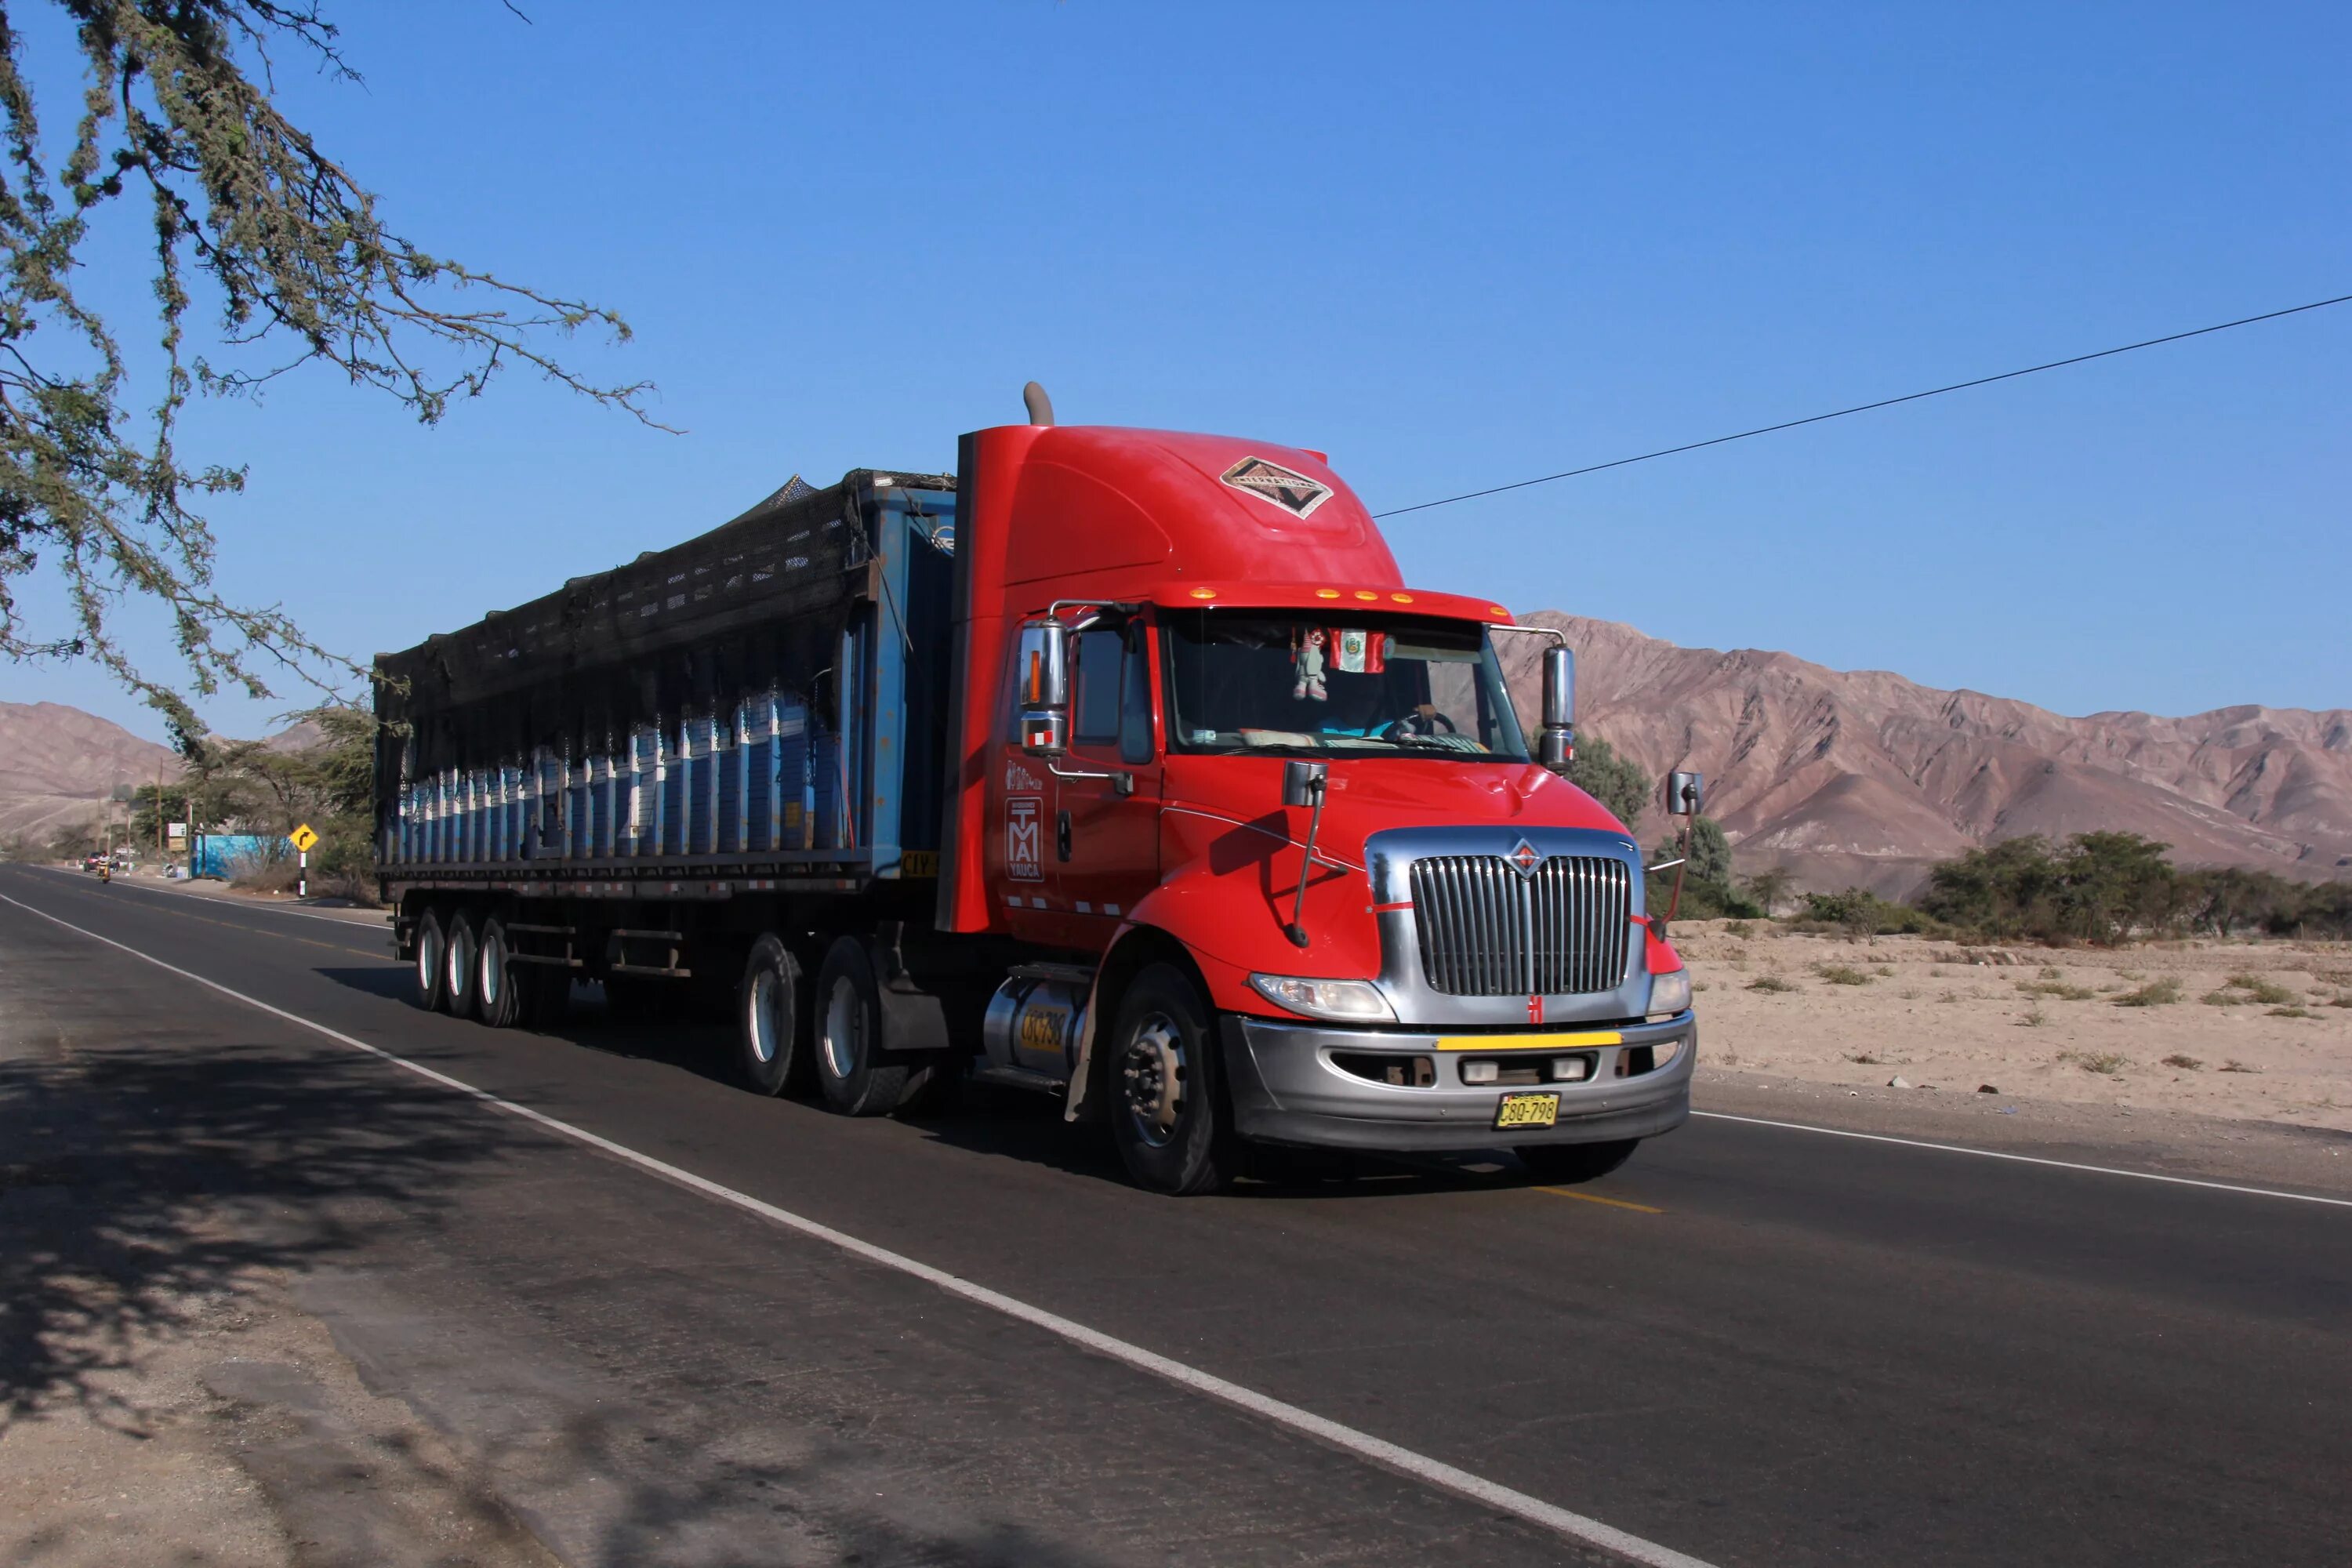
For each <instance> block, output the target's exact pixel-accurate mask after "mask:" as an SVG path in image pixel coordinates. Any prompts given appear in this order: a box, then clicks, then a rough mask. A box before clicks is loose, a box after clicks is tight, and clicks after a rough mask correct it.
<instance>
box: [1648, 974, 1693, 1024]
mask: <svg viewBox="0 0 2352 1568" xmlns="http://www.w3.org/2000/svg"><path fill="white" fill-rule="evenodd" d="M1690 1005H1691V984H1690V971H1689V970H1687V969H1670V970H1668V971H1666V973H1664V974H1654V975H1652V976H1651V977H1650V1005H1649V1008H1648V1016H1649V1019H1650V1022H1651V1023H1653V1024H1663V1023H1664V1022H1665V1021H1666V1020H1667V1019H1669V1018H1671V1017H1673V1016H1675V1014H1677V1013H1681V1012H1686V1011H1688V1010H1689V1007H1690Z"/></svg>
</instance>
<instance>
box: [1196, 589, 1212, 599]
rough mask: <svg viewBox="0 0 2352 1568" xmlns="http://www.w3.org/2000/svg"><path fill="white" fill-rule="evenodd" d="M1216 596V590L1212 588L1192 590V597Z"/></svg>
mask: <svg viewBox="0 0 2352 1568" xmlns="http://www.w3.org/2000/svg"><path fill="white" fill-rule="evenodd" d="M1216 596H1217V591H1216V590H1215V589H1214V588H1195V589H1193V590H1192V597H1194V598H1196V599H1213V598H1215V597H1216Z"/></svg>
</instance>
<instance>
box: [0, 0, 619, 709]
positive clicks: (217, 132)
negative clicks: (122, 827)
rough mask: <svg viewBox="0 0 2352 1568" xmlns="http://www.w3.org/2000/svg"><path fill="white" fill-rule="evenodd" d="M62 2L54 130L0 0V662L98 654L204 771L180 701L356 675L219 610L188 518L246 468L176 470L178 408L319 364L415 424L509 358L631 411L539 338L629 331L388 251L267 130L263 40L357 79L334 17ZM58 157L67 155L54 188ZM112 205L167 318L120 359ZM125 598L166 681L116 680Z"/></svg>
mask: <svg viewBox="0 0 2352 1568" xmlns="http://www.w3.org/2000/svg"><path fill="white" fill-rule="evenodd" d="M55 3H56V4H57V5H58V7H59V8H60V9H61V10H63V11H64V12H65V13H66V15H67V16H68V17H70V18H71V20H72V22H73V24H74V29H75V30H74V39H75V43H76V45H77V47H78V48H79V55H80V65H81V76H82V82H81V90H80V91H79V92H78V93H71V94H69V93H68V89H67V85H66V84H65V83H63V82H58V83H53V84H51V86H50V91H51V92H52V93H53V95H54V96H55V97H56V98H58V99H64V98H67V97H68V96H72V97H74V98H76V99H78V100H79V105H80V110H81V112H80V116H79V119H78V120H77V121H73V122H72V128H71V130H70V132H63V131H62V130H60V129H59V128H58V127H56V126H53V125H50V124H47V123H45V122H44V121H42V120H41V119H40V118H39V117H38V116H37V113H36V108H35V100H36V94H35V91H34V84H33V81H32V79H31V76H30V68H31V65H32V62H33V59H34V57H33V55H32V52H31V51H30V50H28V49H27V48H26V44H25V39H24V37H23V35H21V34H20V33H18V32H17V31H16V28H15V27H14V26H13V25H12V24H11V21H10V18H9V16H8V14H7V11H6V9H5V6H0V247H5V249H4V250H0V658H5V659H8V660H10V661H21V660H26V659H36V658H68V659H88V660H92V661H95V662H96V663H98V664H99V665H100V666H102V667H103V668H106V669H107V670H109V671H110V673H111V674H112V675H113V676H114V678H115V679H118V680H120V681H121V682H122V683H123V684H124V685H125V686H127V687H128V688H130V689H131V690H133V691H135V692H137V693H139V694H140V695H141V696H142V698H144V699H145V700H146V701H147V702H148V703H149V704H150V705H151V706H152V707H153V708H155V709H156V710H158V711H160V712H161V713H162V714H163V717H164V719H165V721H167V722H168V724H169V725H170V727H171V730H172V731H173V738H174V740H175V741H176V742H178V743H179V744H180V745H181V746H182V748H183V749H184V750H186V751H191V752H193V750H194V748H195V746H196V745H197V743H198V742H199V740H200V738H201V736H202V733H203V726H202V725H201V724H200V723H199V722H198V721H197V720H196V716H195V712H194V708H193V707H192V706H191V704H190V702H189V700H188V698H189V695H190V694H193V695H194V696H196V697H200V698H201V697H205V696H209V695H211V694H213V693H214V692H215V691H217V690H218V689H221V688H222V687H223V686H224V685H226V686H228V687H231V688H234V689H239V690H242V691H244V692H245V693H247V694H248V695H250V696H254V697H259V698H268V697H269V696H271V695H273V693H272V692H271V690H270V688H269V685H268V678H274V677H275V676H276V675H277V674H279V673H286V672H290V673H293V674H295V675H296V676H298V677H299V678H303V679H308V680H309V681H310V683H311V684H312V685H314V686H319V687H320V688H321V689H325V688H327V687H329V686H331V685H332V684H334V683H336V682H339V681H341V680H345V679H356V678H357V677H358V675H359V674H360V673H361V672H360V671H359V670H358V669H357V668H356V667H354V666H353V665H352V664H351V663H350V662H349V660H348V659H347V658H344V657H343V656H342V655H341V654H340V653H337V652H335V651H332V650H331V649H329V648H328V647H325V646H324V645H323V644H321V643H320V642H318V641H316V640H315V639H314V638H313V637H311V636H310V634H309V633H307V632H305V631H304V630H303V629H302V628H301V627H300V626H297V625H296V624H295V623H294V621H293V620H292V619H291V618H290V617H289V616H287V615H286V614H285V613H284V612H283V611H282V610H279V609H278V608H276V607H268V608H255V607H252V606H248V605H240V604H237V603H235V602H232V601H231V600H230V599H229V598H227V597H225V596H224V594H223V591H222V590H221V589H220V587H219V586H218V585H217V584H216V583H215V578H214V562H215V541H214V538H213V533H212V530H211V528H210V527H209V526H208V525H207V524H206V522H205V520H204V518H203V516H202V515H201V514H200V513H199V512H198V511H197V510H195V509H196V507H197V506H199V505H201V504H202V502H203V500H205V498H207V497H211V496H217V495H221V494H224V493H227V492H233V491H236V490H238V489H242V488H243V486H244V484H245V470H244V469H243V468H236V467H230V466H225V465H222V464H217V463H194V462H191V461H189V460H188V459H187V458H184V456H183V455H182V454H181V452H180V451H179V449H178V447H177V446H176V445H175V442H176V438H177V436H178V432H179V427H180V416H181V415H182V414H183V413H184V410H185V408H186V405H187V403H188V399H189V398H190V397H191V396H192V395H194V394H196V393H199V392H201V393H205V394H210V395H224V396H242V395H248V394H251V393H254V392H256V391H257V390H258V389H259V388H261V387H262V386H263V385H265V384H268V382H270V381H272V380H274V379H275V378H277V377H278V376H280V375H283V374H287V373H288V372H289V371H292V370H294V369H296V368H297V367H299V366H301V365H305V364H310V363H313V362H316V363H321V364H323V365H325V366H327V367H330V368H331V370H333V371H336V372H340V373H341V374H342V375H343V377H344V378H345V379H347V380H348V381H350V382H351V383H352V384H356V385H359V386H362V387H366V388H370V389H373V390H375V391H378V392H382V393H385V394H387V395H390V396H392V397H393V398H394V399H395V400H397V401H398V402H400V403H401V404H403V405H406V406H407V407H408V408H409V409H410V410H411V411H413V412H414V413H415V416H417V417H418V418H419V419H421V420H423V421H424V422H425V423H427V424H431V423H433V422H435V421H436V420H438V419H440V418H441V417H442V416H443V415H444V414H445V413H446V412H447V410H448V407H449V404H450V401H451V400H452V399H453V398H459V397H473V396H478V395H480V394H481V392H482V391H483V390H484V389H485V388H486V387H487V386H488V384H489V383H490V381H491V379H492V378H493V377H494V376H495V375H496V374H498V372H499V370H500V369H502V368H504V367H505V366H507V365H509V364H520V365H523V366H526V367H528V368H530V369H531V370H535V371H537V372H538V373H539V374H541V375H543V376H545V377H546V378H547V379H549V380H551V381H553V382H555V383H556V384H559V385H562V386H565V387H568V388H570V389H571V390H572V391H574V392H578V393H580V394H582V395H585V396H587V397H589V398H591V399H593V400H594V401H596V402H598V403H601V404H605V405H613V406H617V407H620V408H623V409H625V410H627V411H629V412H631V413H633V414H635V415H636V416H638V417H639V418H640V419H646V417H647V416H646V413H645V406H644V399H645V396H646V393H647V392H648V391H649V390H650V389H649V388H648V387H647V386H646V384H642V383H640V384H633V385H599V384H593V383H592V382H590V381H588V380H586V379H583V377H582V376H580V375H578V374H575V373H573V372H572V371H571V370H568V369H566V368H565V367H564V366H563V364H562V363H559V362H558V361H557V360H556V359H555V358H553V357H552V355H551V350H550V348H549V346H548V343H549V340H550V339H551V338H554V337H562V336H566V335H568V334H570V333H572V332H573V331H576V330H577V329H579V328H581V327H583V326H584V327H593V328H597V329H601V330H604V331H607V332H609V333H610V334H611V335H612V336H613V337H614V339H616V340H625V339H626V338H627V336H628V328H627V326H626V325H625V323H624V322H623V321H621V319H620V318H619V317H618V316H616V315H614V313H613V312H611V311H610V310H604V309H601V308H599V307H597V306H594V305H591V304H589V303H587V302H585V301H583V300H572V299H566V298H563V297H561V296H558V295H553V294H547V293H542V292H540V291H539V290H537V289H530V288H528V287H525V286H523V285H521V284H517V283H510V282H508V281H506V280H505V279H500V278H498V277H495V276H493V275H492V274H490V273H488V272H485V271H482V270H479V269H478V268H471V267H468V266H467V265H465V264H464V263H462V262H457V261H453V260H450V259H448V258H444V257H439V256H436V255H434V254H432V253H431V252H429V251H426V250H425V249H423V248H422V247H419V246H417V245H416V244H415V243H414V242H413V241H411V240H409V239H407V238H406V237H403V236H401V235H398V234H395V233H394V232H393V231H391V230H390V229H388V228H386V227H385V226H384V224H383V219H382V218H381V217H380V216H378V215H377V212H376V204H375V198H374V197H373V195H370V194H369V193H368V192H367V191H366V190H365V189H364V188H362V186H361V185H360V184H358V183H357V181H356V179H355V178H354V177H353V176H352V174H350V173H349V172H347V171H346V170H345V169H344V168H343V167H342V166H341V164H339V163H336V162H334V161H333V159H331V157H330V156H329V155H328V154H327V153H326V152H325V151H324V150H323V149H321V148H320V146H319V145H318V143H317V142H314V141H313V140H312V139H311V138H310V135H309V134H307V133H306V132H303V131H302V130H301V129H300V128H299V127H298V126H296V125H294V124H293V123H292V122H291V121H288V120H287V119H286V118H285V117H284V116H283V115H282V114H281V113H280V112H279V110H278V105H277V102H276V100H274V98H273V96H272V87H271V79H270V75H269V56H268V49H269V48H270V47H271V46H272V45H273V44H290V45H291V46H293V47H296V48H298V49H299V50H302V51H304V52H306V53H308V54H309V55H310V57H311V58H313V59H315V60H316V61H317V62H318V63H319V64H320V68H322V69H323V70H324V71H325V72H326V74H327V75H329V76H331V77H335V78H341V79H344V80H348V81H352V82H356V81H357V80H358V77H357V75H356V74H355V73H354V72H353V71H352V68H351V67H350V66H349V65H348V64H347V63H346V62H345V61H344V59H343V58H342V56H341V54H340V53H339V52H338V50H337V47H336V30H335V27H334V26H333V25H332V24H331V22H329V21H328V20H326V18H325V16H324V14H323V10H322V4H323V0H55ZM50 148H60V149H62V150H63V152H64V162H63V163H61V164H59V165H58V167H57V168H55V169H54V170H53V169H52V168H51V167H50V165H49V163H48V162H47V156H48V153H47V151H45V150H46V149H50ZM126 198H127V199H128V201H129V203H130V205H131V210H132V211H134V212H137V213H139V214H141V216H140V219H139V221H141V222H142V223H143V225H144V226H145V229H146V239H145V247H146V253H147V255H148V258H149V260H148V263H147V265H148V266H149V268H151V270H152V293H153V297H154V299H155V300H156V309H157V316H158V318H159V321H158V322H157V324H156V326H155V327H150V328H148V329H145V331H156V332H157V335H156V336H155V337H154V338H153V339H152V340H147V339H145V338H144V331H142V334H141V336H142V341H141V342H138V343H137V347H138V349H139V350H140V352H139V353H136V354H133V353H126V352H125V350H124V349H123V347H122V341H121V338H120V337H119V336H118V335H117V332H116V331H115V329H114V328H113V327H112V326H111V325H110V324H109V323H108V321H106V320H104V319H103V318H102V317H101V316H100V313H99V311H98V310H97V309H96V308H95V307H94V306H93V305H92V304H91V303H90V302H89V300H87V299H85V298H84V297H83V295H82V293H81V292H80V289H79V284H78V282H77V279H78V277H79V276H81V275H83V274H85V273H86V272H87V271H88V270H89V268H90V263H91V260H92V257H91V252H92V250H93V236H94V233H95V232H96V231H95V228H94V225H95V224H96V222H97V220H99V219H100V217H101V216H103V215H104V213H105V211H106V210H107V209H108V208H109V207H110V206H118V205H122V204H123V203H124V202H125V200H126ZM199 294H201V295H202V296H203V298H202V299H201V300H199V297H198V296H199ZM199 304H201V305H203V306H204V307H205V308H206V309H208V310H217V311H218V313H219V314H218V321H217V330H216V332H215V338H216V345H215V356H216V357H207V356H206V354H205V353H201V352H197V348H196V345H194V344H192V343H191V342H190V340H189V335H188V315H189V311H190V310H191V309H192V308H194V307H196V306H198V305H199ZM158 327H159V328H160V331H157V328H158ZM150 342H152V344H153V350H152V352H151V351H150V349H149V343H150ZM647 423H651V421H650V420H649V419H647ZM37 567H39V568H42V569H44V570H46V572H47V579H46V580H45V586H46V584H56V591H57V592H58V595H59V596H60V599H61V608H62V615H61V616H58V617H56V618H54V619H51V618H50V617H43V618H44V619H50V625H49V626H47V628H46V630H45V631H41V632H37V631H35V630H34V629H32V626H30V625H29V624H28V621H27V618H26V609H25V607H24V606H23V605H20V604H19V602H18V600H17V597H16V595H17V592H18V585H19V584H20V582H21V581H23V580H25V579H26V578H27V577H28V576H29V575H30V574H33V573H34V572H35V570H36V568H37ZM127 601H128V602H145V603H148V604H151V605H155V606H157V607H159V608H160V609H161V610H162V612H163V616H164V617H165V619H166V620H167V621H168V623H169V625H170V626H171V629H172V633H173V639H174V642H175V644H176V647H177V650H178V655H179V658H180V661H181V663H182V665H183V666H184V672H183V674H182V675H181V676H180V677H177V678H167V677H164V676H162V675H158V674H155V673H152V672H150V671H148V670H146V669H142V668H140V667H139V666H138V665H136V664H135V663H134V662H133V661H132V659H131V656H130V654H129V653H128V652H127V651H126V650H125V648H124V647H123V644H122V642H121V637H120V635H119V632H118V629H117V627H118V624H119V618H118V616H117V614H116V612H117V611H118V610H119V609H121V607H122V606H123V605H124V604H125V603H126V602H127ZM183 685H184V687H185V688H186V690H185V691H183V690H182V689H181V688H182V686H183Z"/></svg>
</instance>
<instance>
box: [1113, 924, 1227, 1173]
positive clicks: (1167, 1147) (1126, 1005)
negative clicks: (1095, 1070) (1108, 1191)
mask: <svg viewBox="0 0 2352 1568" xmlns="http://www.w3.org/2000/svg"><path fill="white" fill-rule="evenodd" d="M1104 1044H1105V1045H1106V1046H1107V1047H1108V1049H1107V1050H1105V1051H1104V1053H1103V1058H1102V1064H1103V1065H1102V1071H1103V1075H1104V1077H1103V1080H1102V1086H1103V1088H1104V1089H1105V1090H1106V1091H1107V1092H1106V1093H1105V1095H1104V1099H1103V1104H1104V1108H1105V1110H1107V1111H1108V1117H1109V1121H1110V1134H1111V1142H1113V1143H1114V1144H1116V1145H1117V1146H1118V1157H1119V1160H1120V1162H1121V1163H1124V1164H1125V1165H1126V1166H1127V1173H1128V1174H1129V1176H1131V1177H1133V1178H1134V1180H1135V1184H1136V1185H1137V1186H1139V1187H1143V1188H1145V1189H1147V1190H1148V1191H1150V1192H1155V1193H1166V1194H1170V1195H1171V1196H1190V1195H1192V1194H1200V1193H1213V1192H1216V1191H1218V1190H1219V1189H1221V1188H1223V1187H1224V1186H1226V1185H1227V1184H1230V1183H1231V1182H1232V1181H1233V1179H1234V1176H1235V1175H1237V1174H1238V1173H1240V1169H1241V1153H1242V1149H1241V1141H1240V1140H1239V1139H1238V1138H1236V1137H1235V1136H1234V1131H1233V1118H1232V1116H1231V1114H1230V1113H1229V1112H1228V1111H1227V1110H1226V1109H1225V1105H1224V1095H1223V1092H1222V1090H1221V1087H1220V1085H1219V1084H1218V1082H1217V1070H1218V1063H1217V1060H1216V1029H1215V1024H1214V1020H1213V1016H1212V1015H1211V1013H1210V1011H1209V1005H1208V1004H1207V1002H1206V1001H1204V1000H1203V999H1202V995H1201V992H1200V988H1199V987H1198V986H1196V985H1195V984H1192V976H1190V975H1188V974H1186V973H1184V972H1183V971H1182V970H1181V969H1178V968H1176V967H1175V966H1174V965H1173V964H1167V963H1155V964H1152V965H1151V966H1150V967H1149V968H1147V969H1145V970H1144V971H1143V972H1142V973H1140V974H1138V975H1137V976H1136V977H1135V979H1134V980H1133V981H1132V982H1131V983H1130V984H1129V985H1128V988H1127V994H1126V995H1125V996H1123V997H1121V998H1120V1000H1119V1005H1118V1023H1117V1024H1116V1025H1114V1026H1112V1029H1111V1032H1110V1037H1109V1038H1108V1040H1107V1041H1105V1042H1104Z"/></svg>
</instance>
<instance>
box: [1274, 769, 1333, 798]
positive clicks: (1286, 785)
mask: <svg viewBox="0 0 2352 1568" xmlns="http://www.w3.org/2000/svg"><path fill="white" fill-rule="evenodd" d="M1330 774H1331V768H1330V765H1329V764H1328V763H1301V762H1288V763H1283V764H1282V804H1283V805H1305V806H1318V805H1322V804H1323V786H1324V783H1325V781H1326V780H1328V778H1329V777H1330Z"/></svg>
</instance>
